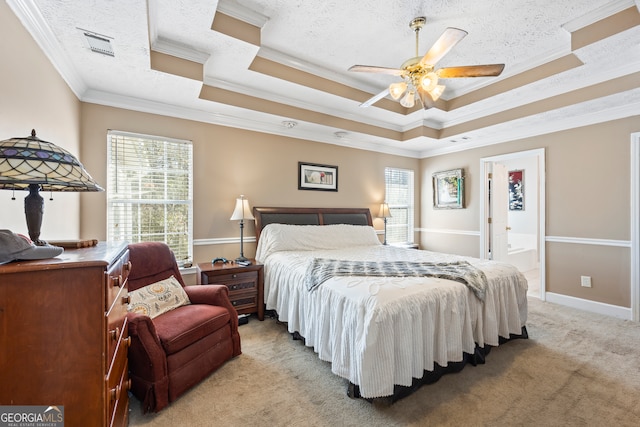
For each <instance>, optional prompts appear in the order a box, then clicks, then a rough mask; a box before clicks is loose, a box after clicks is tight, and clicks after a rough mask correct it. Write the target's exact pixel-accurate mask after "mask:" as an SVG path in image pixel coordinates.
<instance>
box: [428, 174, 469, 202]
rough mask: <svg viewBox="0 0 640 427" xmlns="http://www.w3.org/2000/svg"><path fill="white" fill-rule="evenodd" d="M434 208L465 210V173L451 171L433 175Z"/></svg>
mask: <svg viewBox="0 0 640 427" xmlns="http://www.w3.org/2000/svg"><path fill="white" fill-rule="evenodd" d="M432 176H433V207H434V208H435V209H464V171H463V169H451V170H447V171H442V172H436V173H434V174H433V175H432Z"/></svg>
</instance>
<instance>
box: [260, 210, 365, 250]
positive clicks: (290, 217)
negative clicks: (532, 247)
mask: <svg viewBox="0 0 640 427" xmlns="http://www.w3.org/2000/svg"><path fill="white" fill-rule="evenodd" d="M253 216H254V217H255V219H256V242H258V241H260V232H262V229H263V228H264V227H266V226H267V225H269V224H273V223H276V224H294V225H330V224H351V225H373V221H372V219H371V211H370V210H369V209H368V208H257V207H254V208H253Z"/></svg>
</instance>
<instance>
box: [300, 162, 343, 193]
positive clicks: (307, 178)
mask: <svg viewBox="0 0 640 427" xmlns="http://www.w3.org/2000/svg"><path fill="white" fill-rule="evenodd" d="M298 190H320V191H338V167H337V166H329V165H319V164H315V163H304V162H298Z"/></svg>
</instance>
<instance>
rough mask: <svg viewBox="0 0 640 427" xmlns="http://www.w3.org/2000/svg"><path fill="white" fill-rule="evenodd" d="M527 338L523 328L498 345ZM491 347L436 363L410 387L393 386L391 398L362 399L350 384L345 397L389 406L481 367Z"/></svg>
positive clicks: (501, 340) (358, 391) (358, 388)
mask: <svg viewBox="0 0 640 427" xmlns="http://www.w3.org/2000/svg"><path fill="white" fill-rule="evenodd" d="M528 338H529V334H528V332H527V327H526V326H523V327H522V332H521V333H520V334H510V335H509V338H504V337H500V341H499V342H500V345H502V344H504V343H506V342H508V341H511V340H514V339H528ZM492 347H493V346H490V345H488V344H487V345H486V346H484V347H480V346H478V345H477V344H476V347H475V350H474V353H473V354H469V353H467V352H465V353H464V356H463V358H462V361H460V362H449V364H448V365H447V366H446V367H442V366H440V365H438V364H437V363H436V364H435V369H434V370H433V371H424V375H423V376H422V378H414V379H413V383H412V384H411V385H410V386H401V385H395V386H394V387H393V395H391V396H386V397H376V398H371V399H369V398H363V397H361V396H360V387H358V386H357V385H355V384H353V383H351V382H350V383H349V385H348V387H347V396H349V397H351V398H353V399H357V398H362V399H364V400H366V401H368V402H371V403H374V402H375V403H379V404H383V405H389V404H391V403H394V402H396V401H398V400H400V399H402V398H403V397H407V396H409V395H410V394H412V393H413V392H415V391H416V390H418V389H419V388H420V387H422V386H423V385H425V384H433V383H435V382H436V381H438V380H439V379H440V378H441V377H442V376H443V375H445V374H452V373H455V372H460V371H461V370H462V369H463V368H464V367H465V365H467V364H471V365H473V366H476V365H483V364H484V363H485V359H486V357H487V355H488V354H489V353H490V352H491V348H492Z"/></svg>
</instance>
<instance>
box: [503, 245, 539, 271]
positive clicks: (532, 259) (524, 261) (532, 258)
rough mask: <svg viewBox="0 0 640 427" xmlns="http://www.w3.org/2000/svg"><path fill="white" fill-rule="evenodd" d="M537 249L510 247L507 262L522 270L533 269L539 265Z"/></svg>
mask: <svg viewBox="0 0 640 427" xmlns="http://www.w3.org/2000/svg"><path fill="white" fill-rule="evenodd" d="M537 258H538V257H537V251H536V250H535V249H527V248H509V252H508V253H507V262H509V264H513V265H515V266H516V268H517V269H518V270H520V271H522V272H524V271H529V270H533V269H534V268H537V266H538V260H537Z"/></svg>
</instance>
